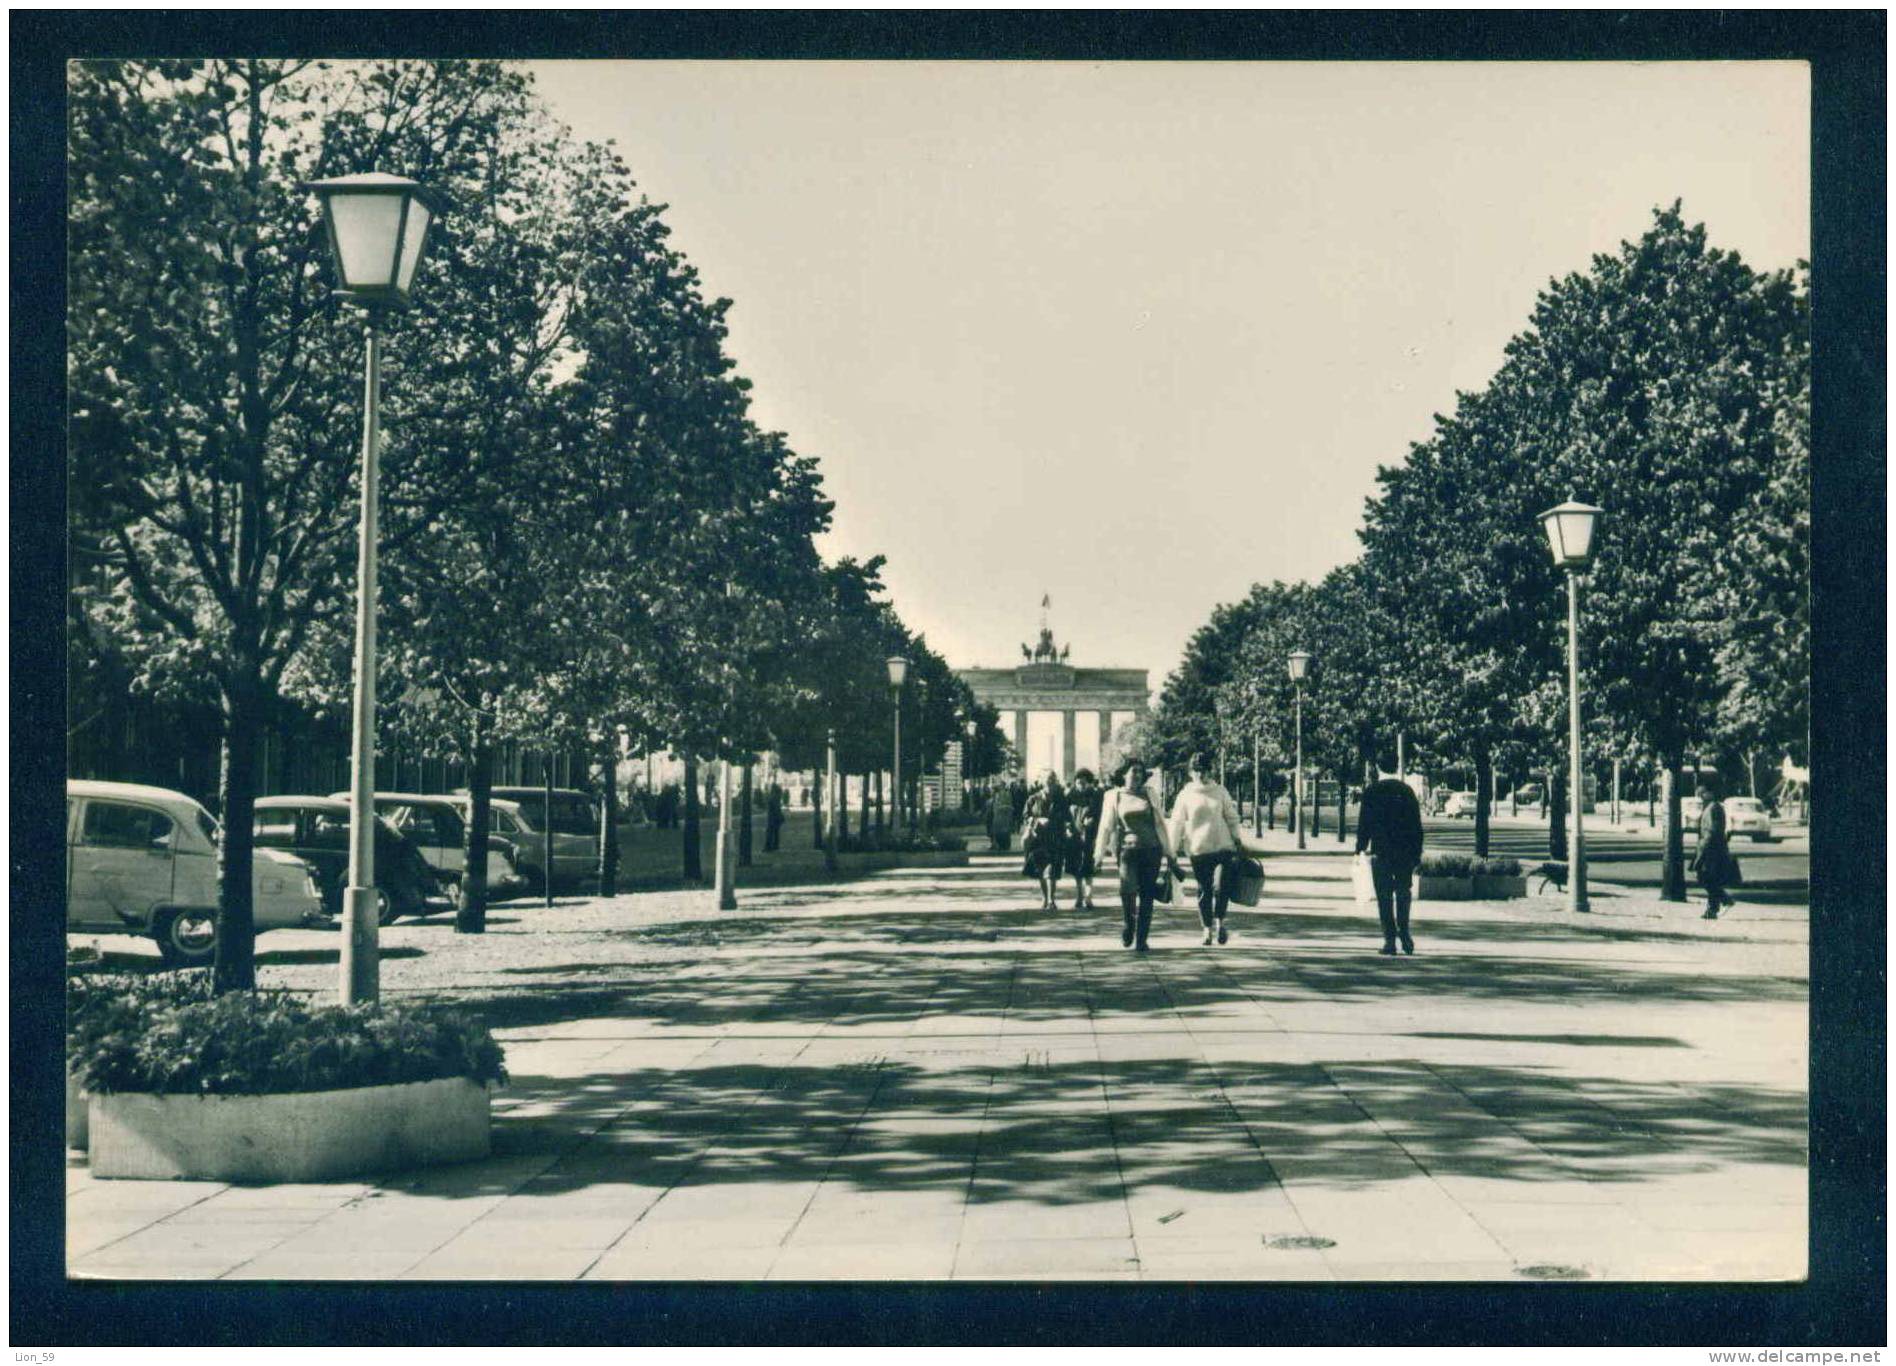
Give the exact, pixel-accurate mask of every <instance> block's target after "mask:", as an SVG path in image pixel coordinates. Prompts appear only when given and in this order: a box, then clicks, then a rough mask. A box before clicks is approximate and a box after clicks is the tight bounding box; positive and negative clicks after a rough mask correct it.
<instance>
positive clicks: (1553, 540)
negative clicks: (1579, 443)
mask: <svg viewBox="0 0 1896 1366" xmlns="http://www.w3.org/2000/svg"><path fill="white" fill-rule="evenodd" d="M1599 519H1600V509H1598V508H1596V507H1589V506H1588V505H1587V504H1585V503H1579V502H1575V501H1573V500H1572V499H1569V500H1568V501H1567V502H1564V503H1562V504H1561V505H1560V506H1559V507H1557V508H1549V509H1548V510H1547V511H1546V512H1543V513H1542V514H1541V516H1540V522H1541V526H1542V527H1543V528H1544V529H1545V530H1546V532H1547V545H1548V548H1549V549H1551V550H1552V551H1553V553H1554V565H1555V567H1556V568H1559V569H1563V570H1565V571H1566V574H1567V738H1568V742H1569V753H1568V756H1567V757H1568V763H1569V771H1568V776H1567V793H1568V797H1569V801H1570V805H1571V806H1572V807H1573V835H1572V837H1571V839H1570V842H1569V843H1570V847H1571V855H1570V857H1571V862H1570V864H1569V867H1568V872H1567V909H1568V910H1570V911H1584V910H1587V909H1589V907H1588V906H1587V847H1586V842H1585V837H1584V835H1583V834H1582V824H1581V819H1580V811H1581V807H1582V806H1583V805H1585V802H1584V800H1583V799H1584V798H1585V796H1586V788H1585V787H1584V785H1583V781H1584V780H1583V779H1582V777H1581V771H1580V769H1581V765H1580V576H1581V575H1582V574H1584V573H1586V571H1587V566H1589V565H1591V564H1592V563H1593V528H1594V525H1595V524H1596V523H1597V522H1598V521H1599Z"/></svg>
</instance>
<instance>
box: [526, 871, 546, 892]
mask: <svg viewBox="0 0 1896 1366" xmlns="http://www.w3.org/2000/svg"><path fill="white" fill-rule="evenodd" d="M520 878H521V881H523V882H524V883H526V887H525V888H524V890H525V891H526V892H527V894H528V895H529V896H540V895H542V894H543V893H545V891H546V879H544V878H543V877H541V876H540V870H539V869H538V868H534V867H531V866H523V867H522V868H521V869H520Z"/></svg>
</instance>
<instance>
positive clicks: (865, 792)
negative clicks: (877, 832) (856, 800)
mask: <svg viewBox="0 0 1896 1366" xmlns="http://www.w3.org/2000/svg"><path fill="white" fill-rule="evenodd" d="M856 828H857V829H859V830H861V831H862V833H863V834H865V835H867V834H868V833H869V775H868V774H867V773H864V774H863V775H862V819H861V820H860V821H859V822H858V823H857V827H856Z"/></svg>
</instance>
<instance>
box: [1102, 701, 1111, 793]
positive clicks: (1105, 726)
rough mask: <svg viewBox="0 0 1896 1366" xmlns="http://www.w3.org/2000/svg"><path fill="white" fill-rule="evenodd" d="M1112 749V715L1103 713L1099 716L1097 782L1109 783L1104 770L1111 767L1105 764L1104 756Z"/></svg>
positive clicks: (1107, 712) (1106, 712)
mask: <svg viewBox="0 0 1896 1366" xmlns="http://www.w3.org/2000/svg"><path fill="white" fill-rule="evenodd" d="M1112 747H1113V714H1112V713H1111V712H1109V711H1103V712H1101V713H1100V714H1099V780H1100V781H1101V782H1102V783H1103V782H1107V781H1109V779H1108V777H1107V775H1106V770H1107V769H1109V768H1111V767H1112V765H1111V764H1109V763H1107V762H1106V756H1107V754H1109V753H1110V752H1111V751H1112Z"/></svg>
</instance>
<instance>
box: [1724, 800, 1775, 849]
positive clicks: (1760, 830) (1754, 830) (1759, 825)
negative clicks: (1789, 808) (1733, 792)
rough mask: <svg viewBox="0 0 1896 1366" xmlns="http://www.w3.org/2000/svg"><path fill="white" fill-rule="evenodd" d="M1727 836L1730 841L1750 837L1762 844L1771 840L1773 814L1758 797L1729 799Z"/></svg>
mask: <svg viewBox="0 0 1896 1366" xmlns="http://www.w3.org/2000/svg"><path fill="white" fill-rule="evenodd" d="M1725 834H1726V837H1727V838H1729V839H1737V838H1738V836H1740V835H1749V836H1751V838H1752V839H1753V840H1754V841H1756V842H1758V843H1760V844H1762V843H1764V842H1765V841H1767V840H1769V839H1770V838H1771V814H1770V813H1769V812H1768V811H1766V810H1765V809H1764V803H1763V802H1761V801H1759V800H1758V799H1757V798H1756V797H1727V798H1725Z"/></svg>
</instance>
